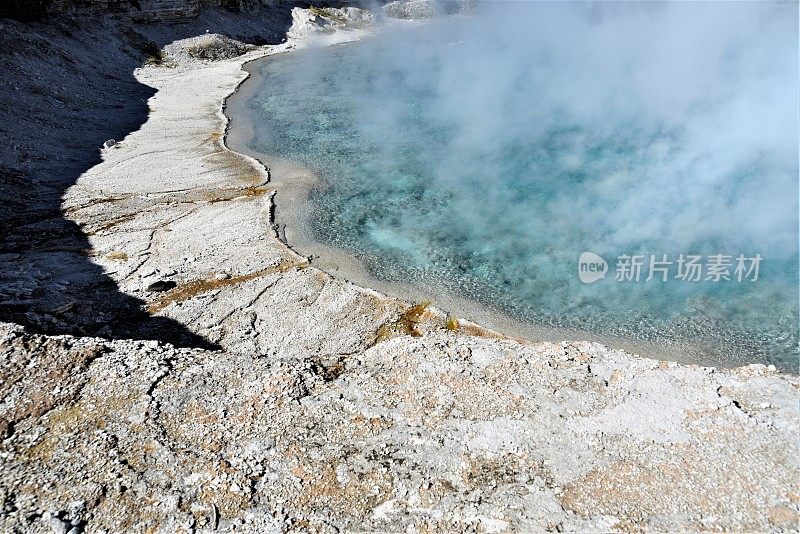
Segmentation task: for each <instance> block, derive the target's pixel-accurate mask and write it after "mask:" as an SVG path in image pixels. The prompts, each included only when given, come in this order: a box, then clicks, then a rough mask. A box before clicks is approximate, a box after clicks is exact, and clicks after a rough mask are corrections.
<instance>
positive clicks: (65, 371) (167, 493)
mask: <svg viewBox="0 0 800 534" xmlns="http://www.w3.org/2000/svg"><path fill="white" fill-rule="evenodd" d="M332 13H335V14H336V20H335V23H331V24H325V25H324V28H325V29H324V31H317V29H315V28H313V27H312V28H309V27H307V26H306V25H308V24H317V25H319V24H321V23H320V22H319V20H317V19H322V18H324V16H325V13H323V14H320V13H319V11H318V12H317V13H308V12H296V13H294V14H293V16H292V20H293V21H295V27H293V28H292V31H291V32H290V34H291V35H295V36H297V37H295V38H291V39H290V40H289V41H288V42H287V43H286V44H282V45H275V46H266V47H258V48H252V47H238V46H235V47H234V48H235V50H236V54H238V53H239V52H241V51H244V52H245V53H244V54H242V55H235V54H228V53H225V54H222V56H221V57H224V59H220V60H211V59H209V58H206V57H203V56H202V55H201V56H200V57H197V56H191V55H190V54H184V53H182V52H180V51H185V50H189V49H190V47H191V46H194V45H196V44H197V42H198V41H197V40H190V41H187V42H181V41H178V42H175V43H173V44H172V45H170V47H168V51H169V50H173V51H176V52H174V54H173V55H172V56H169V57H167V58H166V61H165V62H164V63H163V64H162V65H160V66H159V65H150V66H147V67H145V68H141V69H138V70H136V72H135V77H136V79H137V80H138V82H139V83H141V84H143V85H145V86H147V87H150V88H152V91H151V96H150V97H149V98H148V99H147V106H148V108H149V111H148V114H147V119H146V121H145V122H143V123H142V124H141V125H140V127H138V129H136V130H135V131H133V132H132V133H129V134H128V135H125V136H119V138H116V137H115V138H116V139H117V141H118V142H117V143H116V144H114V145H113V146H109V147H108V148H103V149H102V152H101V157H100V160H99V161H98V162H96V164H95V165H93V166H91V168H89V169H88V170H86V171H85V172H82V173H81V174H80V177H79V178H78V179H77V181H76V183H75V185H73V186H72V187H71V188H69V190H68V191H67V192H66V194H65V195H64V198H63V203H62V209H63V213H64V216H65V218H66V219H65V220H67V221H71V222H72V224H74V225H75V228H79V229H80V232H81V233H82V234H83V235H84V236H85V238H86V240H87V242H86V244H87V245H88V249H89V252H87V256H86V257H88V258H89V259H90V260H91V262H92V264H93V265H95V266H96V267H97V269H98V270H100V271H102V272H103V273H104V275H105V276H107V277H108V279H109V280H111V281H113V285H115V286H116V288H118V290H119V292H120V293H121V294H123V295H125V296H127V297H129V298H130V302H132V303H140V304H141V309H140V310H138V311H139V313H143V314H145V315H147V316H148V317H151V318H153V319H159V320H162V321H164V322H162V323H159V324H158V326H159V327H160V328H162V329H169V328H177V327H180V328H185V329H186V331H187V335H186V336H183V337H182V338H181V340H184V341H185V340H186V339H189V340H191V339H192V338H191V336H195V337H196V338H197V339H203V340H206V341H207V344H208V345H210V346H206V345H203V344H199V343H192V342H186V343H182V344H177V343H171V342H168V340H166V339H165V338H164V337H163V336H160V335H159V336H155V335H151V336H148V335H147V334H150V333H152V331H151V330H148V328H149V327H148V324H147V323H144V324H143V325H142V326H141V327H137V329H132V330H130V332H129V335H107V336H104V335H103V332H102V331H96V330H91V331H87V332H83V333H81V332H80V331H76V332H74V333H73V332H71V334H72V335H52V334H53V332H50V331H47V330H45V331H39V332H36V331H35V330H36V329H35V328H32V326H31V325H29V324H26V325H25V327H23V326H20V325H18V324H13V323H12V322H0V379H1V380H0V392H2V394H3V395H2V400H0V439H1V440H2V441H0V531H3V532H6V531H8V532H13V531H25V532H53V531H55V532H69V531H74V532H81V531H87V532H103V531H105V532H164V533H171V532H190V531H203V532H210V531H223V532H228V531H245V532H287V531H294V532H306V531H311V532H342V531H344V532H349V531H373V532H465V531H467V532H469V531H472V532H503V531H516V532H540V531H609V530H621V531H638V530H642V529H645V530H654V531H687V530H691V531H711V530H733V531H750V532H753V531H781V530H784V531H792V530H797V528H798V507H799V506H800V483H799V482H798V481H799V480H800V476H799V475H800V465H798V464H799V462H798V454H797V453H798V450H797V436H798V430H800V428H799V427H800V416H799V415H798V402H797V401H798V393H800V380H798V378H797V377H795V376H791V375H784V374H780V373H778V372H776V371H775V370H774V369H773V368H767V367H764V366H760V365H752V366H749V367H742V368H738V369H731V370H715V369H711V368H704V367H698V366H690V365H679V364H675V363H670V362H659V361H656V360H651V359H646V358H640V357H637V356H633V355H630V354H627V353H625V352H622V351H618V350H612V349H609V348H606V347H604V346H602V345H599V344H596V343H587V342H564V343H533V342H528V341H524V340H513V339H508V338H506V337H504V336H502V335H500V334H497V333H495V332H491V331H489V330H486V329H484V328H481V327H480V326H478V325H474V324H471V323H469V322H466V321H457V322H454V321H452V320H448V318H447V316H446V315H445V314H444V313H442V312H441V311H439V310H436V309H434V308H430V307H428V306H426V305H423V304H418V305H413V304H411V303H406V302H403V301H401V300H398V299H394V298H390V297H387V296H385V295H381V294H379V293H377V292H375V291H371V290H368V289H364V288H360V287H358V286H355V285H353V284H350V283H348V282H346V281H342V280H338V279H335V278H333V277H331V276H330V275H328V274H327V273H325V272H323V271H321V270H319V269H317V268H315V267H314V266H313V262H311V263H310V262H309V261H308V259H307V258H304V257H302V256H299V255H297V254H296V253H294V252H293V251H292V250H291V249H290V248H289V247H288V246H287V245H285V244H284V243H283V242H282V241H281V240H280V239H279V238H278V237H277V234H276V231H275V228H274V221H273V220H272V215H271V213H272V204H273V202H274V201H275V199H276V196H275V195H277V199H278V201H279V199H280V191H278V192H277V193H276V191H275V190H274V189H273V188H272V187H271V185H270V179H269V178H270V177H269V173H268V172H267V171H266V170H265V169H263V167H261V166H260V164H258V162H256V161H255V160H252V159H251V158H249V157H246V156H242V155H239V154H236V153H233V152H231V151H229V150H228V149H227V148H226V147H225V144H224V136H225V131H226V125H227V121H226V119H225V116H224V115H223V114H222V107H223V103H224V99H225V98H226V97H227V96H228V95H229V94H231V93H232V92H233V91H234V90H235V88H236V87H237V85H238V84H239V83H240V82H241V81H242V80H243V79H244V77H245V76H246V74H245V72H244V71H243V70H242V64H243V63H244V62H245V61H248V60H250V59H254V58H257V57H260V56H262V55H264V54H267V53H276V52H282V51H286V50H288V49H290V48H299V47H302V46H305V45H307V44H308V43H309V42H311V41H312V39H311V38H309V37H308V36H314V35H317V34H318V33H321V34H324V42H325V43H331V42H335V41H336V40H339V41H341V40H346V39H352V38H356V37H358V36H360V35H362V34H363V33H365V32H366V31H367V30H365V28H364V24H365V23H364V21H365V20H368V19H369V17H366V16H364V15H363V14H356V15H358V16H356V15H353V17H354V20H356V21H357V22H358V24H355V25H354V26H355V27H356V29H348V27H347V24H346V19H347V16H350V15H348V13H350V14H351V15H352V12H351V11H349V10H337V11H335V12H332ZM225 16H227V15H225ZM315 21H316V22H315ZM343 21H344V22H343ZM331 26H333V27H334V29H333V30H331V28H330V27H331ZM204 39H212V40H214V42H217V40H218V38H217V37H216V36H213V37H210V38H204ZM223 41H224V42H225V43H226V45H225V47H226V50H230V46H232V45H231V44H230V43H228V41H226V40H223ZM215 46H216V45H215ZM245 49H246V50H247V51H245ZM230 55H233V56H234V57H227V56H230ZM214 57H217V56H216V55H214ZM97 146H98V147H100V146H102V141H101V142H98V143H97ZM9 172H10V171H9ZM9 180H21V178H20V177H19V176H18V175H17V174H13V173H11V174H9ZM9 183H11V182H9ZM12 253H13V254H20V256H19V257H15V258H12V259H11V260H9V261H14V262H18V261H23V260H24V259H25V258H28V257H29V256H30V254H29V252H27V251H23V252H22V253H19V252H9V254H12ZM15 265H16V264H15ZM37 265H45V266H47V268H51V267H49V266H50V263H38V264H37ZM42 269H44V267H42ZM24 271H25V273H26V274H25V276H20V277H17V278H14V280H16V281H17V282H16V283H17V286H18V289H17V290H16V291H17V293H19V294H18V295H16V294H15V295H16V296H14V297H13V298H14V299H17V300H24V299H30V298H33V299H35V298H38V297H37V293H36V292H35V291H34V290H31V291H29V292H28V293H26V292H25V287H27V286H25V284H28V283H30V284H29V285H32V286H33V285H35V283H36V276H37V271H36V270H34V269H33V268H31V269H27V270H24ZM43 272H44V271H43ZM4 275H5V276H6V277H8V279H11V278H12V273H11V269H7V270H6V271H4ZM47 276H49V275H47V274H45V275H42V276H40V278H42V279H44V278H47ZM28 278H31V280H28ZM156 282H163V284H162V285H161V286H160V287H162V288H165V289H166V290H163V291H148V288H149V287H151V286H152V284H154V283H156ZM166 282H172V283H174V287H173V284H166ZM73 283H77V282H74V281H73ZM9 284H10V282H9ZM9 284H5V285H3V288H2V290H3V291H4V292H5V293H9V294H10V293H11V290H8V289H7V287H6V286H8V285H9ZM69 285H70V284H67V286H69ZM23 286H25V287H23ZM9 287H10V286H9ZM15 287H16V286H15ZM65 287H66V286H65ZM51 292H52V293H53V294H61V293H59V291H58V290H57V289H54V290H51ZM48 294H50V293H48ZM9 298H10V297H9ZM75 300H76V303H74V304H72V306H74V307H76V308H74V309H81V308H80V306H81V305H82V302H80V299H79V298H75ZM68 304H69V302H64V303H62V302H61V301H58V302H54V303H53V306H58V309H56V310H55V312H54V313H56V315H55V316H58V314H59V313H60V314H62V315H64V314H67V313H70V310H73V308H71V307H66V306H67V305H68ZM58 310H62V311H60V312H59V311H58ZM115 313H116V314H117V315H116V317H117V319H116V320H117V322H118V323H121V324H124V323H125V314H124V312H119V311H115ZM55 316H54V317H55ZM118 323H114V325H112V326H115V325H116V324H118ZM115 328H116V326H115ZM87 330H88V328H87ZM159 331H160V330H159ZM109 332H112V329H111V327H109ZM112 333H113V332H112ZM176 345H180V346H176Z"/></svg>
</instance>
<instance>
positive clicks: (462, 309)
mask: <svg viewBox="0 0 800 534" xmlns="http://www.w3.org/2000/svg"><path fill="white" fill-rule="evenodd" d="M348 44H352V41H351V42H349V43H341V44H337V45H334V46H346V45H348ZM284 53H288V52H284ZM294 53H295V54H297V53H303V50H296V51H294ZM275 57H280V54H279V55H275V56H272V55H270V56H265V57H262V58H258V59H255V60H253V61H250V62H248V63H246V64H244V66H243V67H242V68H243V70H245V71H246V72H247V74H248V77H247V78H246V79H245V80H244V81H243V82H242V83H241V84H240V85H239V87H238V88H237V90H236V91H235V92H234V93H233V94H231V95H230V96H229V97H228V98H227V99H226V101H225V106H224V108H223V112H224V113H225V115H226V117H227V119H228V128H227V131H226V137H225V143H226V145H227V146H228V148H229V149H231V150H233V151H235V152H239V153H242V154H245V155H247V156H250V157H252V158H254V159H256V160H258V161H259V162H260V163H261V164H262V165H264V167H265V168H267V169H268V171H269V175H270V186H271V187H273V188H274V189H275V190H276V193H275V196H274V197H273V205H272V213H271V223H272V225H273V228H274V229H275V232H276V235H277V236H278V237H279V238H280V239H281V240H282V241H284V242H285V243H286V244H287V246H289V247H290V248H292V249H293V250H295V251H296V252H297V253H298V254H301V255H304V256H307V257H309V258H310V259H312V260H313V261H312V262H313V265H314V266H315V267H317V268H319V269H321V270H323V271H325V272H327V273H328V274H330V275H332V276H334V277H336V278H339V279H342V280H346V281H349V282H351V283H354V284H356V285H358V286H361V287H365V288H371V289H374V290H377V291H379V292H381V293H384V294H386V295H389V296H392V297H396V298H400V299H403V300H407V301H417V302H418V301H423V300H432V301H433V303H434V305H435V306H436V307H437V308H439V309H442V310H444V311H447V312H449V313H450V314H452V315H453V316H455V317H458V318H462V319H467V320H470V321H473V322H475V323H478V324H480V325H483V326H485V327H488V328H491V329H493V330H496V331H498V332H500V333H503V334H505V335H508V336H509V337H512V338H521V339H524V340H528V341H551V342H560V341H565V340H586V341H595V342H599V343H603V344H605V345H607V346H609V347H612V348H617V349H622V350H625V351H628V352H631V353H634V354H638V355H640V356H643V357H648V358H655V359H659V360H671V361H677V362H680V363H683V364H696V365H702V366H713V367H723V368H732V367H738V366H742V365H747V364H750V363H753V362H752V361H748V360H747V359H746V358H745V357H741V358H728V359H726V360H724V361H723V360H720V358H719V357H718V356H717V355H716V354H715V352H716V351H714V350H710V351H709V350H705V349H704V347H703V346H702V345H700V344H696V343H689V342H686V341H675V340H670V341H667V340H660V341H659V342H653V341H647V340H641V339H632V338H626V337H621V336H613V335H603V334H597V333H594V332H590V331H586V330H580V329H570V328H556V327H551V326H543V325H537V324H534V323H531V322H527V321H524V320H521V319H518V318H515V317H513V316H511V315H509V314H507V313H504V312H503V311H502V310H497V309H493V308H492V307H491V306H489V305H487V304H486V303H483V302H479V301H477V300H472V299H469V298H465V297H463V296H460V295H457V294H454V293H453V292H450V291H446V290H444V289H441V288H439V290H438V291H437V292H436V294H435V295H431V294H430V292H427V291H424V290H423V289H422V288H419V287H416V286H415V285H413V284H406V283H398V282H387V281H385V280H382V279H380V278H377V277H376V276H374V275H372V274H371V273H370V272H369V270H368V269H367V268H366V267H365V265H364V264H363V263H362V262H361V261H360V260H359V259H358V258H356V257H354V256H353V255H351V254H350V253H348V252H346V251H343V250H340V249H338V248H335V247H332V246H330V245H327V244H325V243H321V242H318V241H316V240H315V239H314V238H313V236H312V233H311V232H310V231H309V227H308V224H307V222H308V220H309V217H310V215H311V209H312V206H311V204H310V202H308V198H309V195H310V193H311V191H312V190H313V189H314V188H315V187H317V186H318V185H319V184H320V183H321V181H320V179H319V177H318V176H317V175H316V174H315V172H314V171H313V170H311V169H308V168H306V167H304V166H302V165H300V164H297V163H295V162H292V161H288V160H286V159H284V158H280V157H275V156H271V155H268V154H263V153H260V152H258V151H255V150H254V149H253V148H251V145H252V140H253V137H254V131H255V129H254V125H253V121H252V117H251V113H250V110H249V109H248V106H249V102H250V100H251V99H252V98H253V96H254V95H255V94H256V93H257V92H258V90H259V88H260V87H261V85H262V82H263V77H262V76H261V66H262V65H263V64H264V63H265V62H267V61H271V60H272V59H273V58H275Z"/></svg>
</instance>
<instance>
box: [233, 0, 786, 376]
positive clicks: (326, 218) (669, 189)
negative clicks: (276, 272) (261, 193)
mask: <svg viewBox="0 0 800 534" xmlns="http://www.w3.org/2000/svg"><path fill="white" fill-rule="evenodd" d="M498 5H499V6H501V7H497V6H498ZM498 5H492V6H489V7H487V5H484V12H482V13H479V14H478V15H476V16H473V17H461V18H451V19H447V20H444V21H438V22H435V23H429V24H426V25H421V26H414V27H403V28H399V29H396V30H391V29H390V30H386V31H384V32H382V33H381V34H380V35H379V36H377V37H374V38H370V39H368V40H365V41H362V42H359V43H355V44H348V45H341V46H334V47H327V48H315V49H309V50H303V51H297V52H292V53H290V54H285V55H281V56H274V57H271V58H268V59H266V60H264V61H261V62H259V63H257V64H256V66H255V67H251V68H252V70H253V71H254V74H255V76H254V78H253V80H251V81H250V82H248V83H249V84H251V87H250V90H249V94H250V95H251V96H249V97H248V98H246V99H245V100H243V101H242V102H241V104H239V105H237V106H233V108H232V109H233V110H232V111H231V117H232V125H233V128H234V129H236V128H237V127H240V128H245V129H247V130H249V133H248V135H247V137H249V141H247V143H246V144H247V148H249V149H250V150H251V151H253V152H256V153H258V154H260V155H259V158H260V159H262V161H264V162H265V163H266V164H267V165H268V166H272V167H273V169H274V170H275V173H274V174H275V179H276V182H277V183H278V184H279V185H278V196H277V202H278V205H279V209H283V210H286V209H288V208H286V207H285V206H282V205H281V202H282V201H285V202H290V200H289V198H288V197H282V196H281V195H282V193H281V186H280V184H281V183H284V184H287V183H289V182H291V180H292V171H290V170H284V171H283V173H284V176H281V174H280V173H281V171H280V170H279V169H281V168H282V169H291V166H287V165H286V164H285V162H286V161H290V162H295V163H296V164H297V165H298V166H301V167H302V168H304V169H307V170H308V171H309V172H311V173H313V174H314V176H315V181H314V183H313V185H312V187H311V188H310V191H309V193H308V197H307V198H300V199H299V200H298V202H300V203H301V205H295V206H294V207H293V208H291V209H295V208H300V207H302V208H303V209H300V211H302V212H303V213H305V214H306V216H304V217H303V218H302V220H299V219H298V220H297V221H295V222H296V224H295V227H293V228H292V231H293V232H294V233H295V235H298V236H299V235H302V236H303V244H302V246H301V250H302V252H305V253H313V254H315V255H317V256H320V257H321V260H323V262H324V260H325V257H326V254H329V252H330V251H332V250H335V251H339V253H342V252H343V253H346V254H347V255H348V256H349V257H352V258H355V259H357V260H358V262H359V264H358V265H359V268H363V269H365V270H366V272H367V273H369V276H371V277H373V278H374V279H375V280H377V281H379V282H380V284H379V285H381V284H382V285H383V287H381V289H386V288H391V287H411V288H413V292H412V293H413V294H414V295H415V296H416V295H421V296H422V295H424V296H428V297H430V298H432V299H434V300H435V301H437V302H438V303H440V304H441V305H442V307H444V308H448V304H447V303H450V306H451V307H450V309H449V311H451V312H452V313H453V314H455V315H457V316H458V315H461V314H462V310H459V309H455V307H454V306H457V304H454V303H455V302H458V299H464V300H463V301H464V302H466V301H468V302H472V303H480V306H479V307H481V308H484V309H486V310H491V313H496V314H502V315H503V316H505V317H509V318H511V319H512V320H513V322H514V323H515V324H517V325H519V326H520V329H521V330H520V331H524V330H525V325H534V326H538V327H542V328H544V329H546V330H545V331H551V332H555V334H553V335H554V336H555V337H558V335H560V334H558V332H578V333H580V334H576V335H584V336H585V337H591V338H595V339H600V340H603V341H606V342H609V343H610V344H612V345H613V344H615V342H614V340H617V341H621V343H618V344H620V345H621V346H631V345H633V346H636V344H638V343H641V344H642V346H647V347H650V349H648V350H645V352H650V353H649V354H648V355H649V356H655V357H658V356H662V357H669V358H674V357H677V358H679V359H682V360H684V361H697V362H702V363H705V364H720V365H737V364H742V363H755V362H758V363H772V364H775V365H777V366H779V367H780V368H782V369H784V370H791V371H795V372H796V370H797V358H798V208H797V205H798V152H797V150H798V147H797V114H798V109H797V108H798V103H797V94H796V80H797V59H798V58H797V46H796V43H797V17H796V11H795V16H794V17H792V16H787V13H786V10H790V9H795V10H796V6H795V7H794V8H791V7H787V6H783V7H776V6H766V7H765V4H747V3H741V4H732V3H722V4H702V5H701V4H681V5H667V6H650V7H646V6H644V5H634V4H630V5H627V7H626V6H625V5H622V4H607V5H600V6H595V7H593V8H591V9H590V8H589V7H588V6H587V5H583V4H582V5H580V6H576V5H571V6H557V5H552V4H538V3H533V4H522V3H519V4H498ZM781 10H784V11H781ZM241 124H247V127H245V126H240V125H241ZM250 134H251V135H250ZM234 148H236V147H235V146H234ZM279 162H284V163H281V164H279ZM279 218H280V211H279ZM278 222H281V221H280V220H279V221H278ZM290 241H291V239H290ZM326 251H327V252H326ZM585 252H591V253H592V254H593V255H596V257H595V256H590V255H585V256H583V258H584V260H586V261H584V265H583V277H581V276H580V274H581V273H580V269H581V267H580V266H579V258H580V257H581V255H582V254H583V253H585ZM601 258H602V259H601ZM590 260H591V261H590ZM603 261H604V262H605V264H606V265H607V267H606V269H607V271H606V272H605V274H604V277H600V275H597V276H592V275H593V273H594V272H596V271H593V270H592V269H595V270H596V269H600V270H601V273H600V274H603V273H602V269H603ZM651 262H652V265H651ZM592 264H594V265H592ZM637 266H638V269H637ZM697 269H699V271H698V270H697ZM345 271H346V269H345ZM637 271H638V273H637ZM340 274H341V273H340ZM637 274H638V277H637ZM344 275H345V277H347V273H346V272H345V273H344ZM651 275H652V276H651ZM582 278H583V280H582ZM592 278H597V280H594V281H592V280H591V279H592ZM637 278H638V280H637ZM696 278H699V279H696ZM726 278H727V279H726ZM756 278H757V279H756ZM587 282H592V283H587ZM388 290H389V291H390V292H391V289H388ZM400 293H401V294H400V295H399V296H408V295H407V294H405V293H404V291H400ZM454 297H455V299H456V300H453V298H454ZM467 315H469V314H467ZM471 318H472V317H471ZM477 319H478V320H481V319H482V317H477ZM562 337H563V336H562ZM624 341H627V342H629V343H628V344H627V345H626V343H625V342H624ZM676 347H679V348H678V349H676Z"/></svg>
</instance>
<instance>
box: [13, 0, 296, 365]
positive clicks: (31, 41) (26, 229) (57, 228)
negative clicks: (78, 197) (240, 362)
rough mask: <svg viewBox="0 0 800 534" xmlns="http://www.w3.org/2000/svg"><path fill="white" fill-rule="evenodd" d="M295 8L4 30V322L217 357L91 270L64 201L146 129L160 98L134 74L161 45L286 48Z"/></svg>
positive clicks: (76, 19) (71, 19) (56, 22)
mask: <svg viewBox="0 0 800 534" xmlns="http://www.w3.org/2000/svg"><path fill="white" fill-rule="evenodd" d="M291 7H292V5H291V4H288V5H287V4H282V5H278V6H277V7H274V8H269V9H267V8H258V9H254V10H252V11H250V12H248V13H234V12H230V11H227V10H224V9H207V10H204V11H203V12H202V13H201V14H200V15H199V16H198V17H196V18H193V19H190V20H187V21H184V22H180V23H171V24H168V23H139V22H132V21H131V19H130V17H129V16H127V15H116V16H113V17H112V16H101V15H92V16H83V17H81V16H78V15H75V16H66V15H62V16H58V17H54V18H52V19H50V20H45V21H42V22H27V23H23V22H18V21H12V20H8V19H0V71H2V73H3V83H2V84H0V117H1V118H2V120H0V321H7V322H14V323H19V324H22V325H25V327H26V328H27V329H28V330H30V331H32V332H40V333H46V334H72V335H90V336H100V337H105V338H110V339H125V338H137V339H155V340H159V341H164V342H169V343H173V344H175V345H177V346H184V347H201V348H209V349H214V348H218V347H216V346H215V345H213V344H211V343H209V342H208V341H207V340H205V339H203V338H202V337H200V336H198V335H196V334H194V333H192V332H191V331H190V330H189V329H187V328H186V327H185V326H184V325H182V324H180V323H178V322H176V321H173V320H171V319H168V318H164V317H153V316H150V315H148V314H147V313H146V312H145V311H143V306H144V304H145V303H144V302H143V301H142V300H140V299H137V298H134V297H132V296H130V295H126V294H125V293H122V292H121V291H120V290H119V288H118V287H117V285H116V283H115V282H114V281H113V279H112V278H111V277H110V276H108V275H107V274H106V273H105V272H104V271H103V269H102V268H101V267H99V266H98V265H96V264H94V263H92V262H91V261H90V256H91V254H92V251H91V245H90V243H89V240H88V239H87V237H86V235H85V234H84V233H83V232H82V231H81V228H80V227H79V226H78V225H77V224H75V223H74V222H72V221H70V220H69V219H67V218H65V216H64V214H63V213H62V208H61V204H62V196H63V195H64V193H65V191H66V190H67V189H68V188H69V187H70V186H72V185H73V184H75V182H76V181H77V179H78V177H79V176H80V175H81V174H82V173H83V172H85V171H86V170H88V169H90V168H91V167H93V166H95V165H97V164H98V163H100V161H101V159H100V148H101V147H102V145H103V142H104V141H106V140H108V139H117V140H121V139H123V138H124V137H125V136H126V135H127V134H128V133H130V132H133V131H136V130H138V129H139V127H140V126H141V125H142V124H143V123H144V122H145V121H146V120H147V116H148V105H147V100H148V98H150V97H151V96H152V95H153V94H154V93H155V90H154V89H153V88H151V87H148V86H145V85H143V84H141V83H139V82H138V81H137V80H136V79H135V78H134V76H133V72H134V69H135V68H136V67H138V66H140V65H141V64H142V62H143V61H145V59H146V56H147V55H148V54H150V53H151V51H152V49H153V44H155V45H156V49H157V48H158V47H162V46H164V45H165V44H167V43H169V42H172V41H174V40H176V39H182V38H186V37H193V36H196V35H200V34H203V33H206V32H210V33H220V34H224V35H227V36H229V37H232V38H235V39H239V40H243V41H245V42H250V43H254V44H269V43H278V42H281V41H282V40H283V39H284V36H285V33H286V31H287V30H288V28H289V27H290V25H291Z"/></svg>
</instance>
